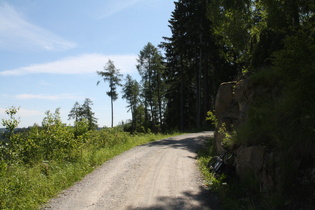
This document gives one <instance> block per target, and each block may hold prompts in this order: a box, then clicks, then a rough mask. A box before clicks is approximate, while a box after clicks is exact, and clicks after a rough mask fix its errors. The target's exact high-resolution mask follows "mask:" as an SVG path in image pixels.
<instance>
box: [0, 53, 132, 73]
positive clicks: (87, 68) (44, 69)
mask: <svg viewBox="0 0 315 210" xmlns="http://www.w3.org/2000/svg"><path fill="white" fill-rule="evenodd" d="M109 59H111V60H112V61H113V62H114V64H115V67H116V68H117V69H120V72H121V73H133V72H135V71H136V67H135V66H136V62H137V56H136V55H103V54H86V55H79V56H75V57H68V58H64V59H61V60H57V61H54V62H49V63H43V64H35V65H31V66H25V67H21V68H17V69H10V70H4V71H2V72H0V76H10V75H11V76H20V75H26V74H41V73H43V74H88V73H95V72H96V71H100V70H103V67H104V66H105V65H106V63H107V62H108V60H109Z"/></svg>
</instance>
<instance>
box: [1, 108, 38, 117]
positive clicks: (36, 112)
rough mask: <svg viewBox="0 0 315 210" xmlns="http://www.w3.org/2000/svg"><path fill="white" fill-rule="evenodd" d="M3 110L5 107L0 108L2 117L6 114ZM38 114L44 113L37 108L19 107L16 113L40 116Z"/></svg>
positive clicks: (20, 115)
mask: <svg viewBox="0 0 315 210" xmlns="http://www.w3.org/2000/svg"><path fill="white" fill-rule="evenodd" d="M5 110H7V109H3V108H0V116H1V115H3V117H5V116H6V114H5ZM40 115H44V113H43V112H41V111H38V110H28V109H21V108H20V109H19V110H18V112H17V114H16V116H17V117H32V116H40Z"/></svg>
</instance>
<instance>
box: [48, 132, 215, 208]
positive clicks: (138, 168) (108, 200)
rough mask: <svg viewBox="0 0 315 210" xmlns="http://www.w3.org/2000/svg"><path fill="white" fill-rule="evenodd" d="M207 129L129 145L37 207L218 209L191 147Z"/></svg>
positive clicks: (199, 143)
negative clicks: (129, 147) (42, 205)
mask: <svg viewBox="0 0 315 210" xmlns="http://www.w3.org/2000/svg"><path fill="white" fill-rule="evenodd" d="M212 135H213V132H201V133H195V134H186V135H181V136H176V137H171V138H167V139H163V140H160V141H155V142H151V143H149V144H145V145H142V146H138V147H135V148H133V149H131V150H129V151H127V152H124V153H123V154H121V155H119V156H116V157H115V158H113V159H112V160H110V161H107V162H106V163H104V164H103V165H102V166H101V167H99V168H97V169H96V170H95V171H94V172H92V173H91V174H89V175H87V176H86V177H85V178H84V179H83V180H82V181H80V182H78V183H76V184H75V185H74V186H72V187H70V188H69V189H67V190H65V191H63V192H62V193H61V194H60V195H59V196H58V197H57V198H55V199H52V200H51V201H50V202H49V203H48V204H46V205H45V207H44V208H43V209H62V210H65V209H76V210H77V209H115V210H116V209H218V205H217V202H216V199H215V198H214V196H212V195H211V194H210V193H209V192H208V191H207V190H206V189H205V186H204V185H203V180H202V178H201V176H200V173H199V171H198V166H197V163H196V156H197V154H196V152H197V150H198V148H200V147H201V146H202V145H203V143H204V141H205V139H206V138H207V137H209V136H212Z"/></svg>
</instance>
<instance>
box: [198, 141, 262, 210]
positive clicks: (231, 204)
mask: <svg viewBox="0 0 315 210" xmlns="http://www.w3.org/2000/svg"><path fill="white" fill-rule="evenodd" d="M213 143H214V139H213V138H211V139H209V140H208V141H207V144H206V146H205V147H204V148H203V149H202V150H200V151H199V152H198V165H199V169H200V171H201V174H202V175H203V177H204V179H205V182H206V185H207V187H208V189H209V190H211V191H212V192H214V193H215V194H216V195H217V196H218V197H219V200H220V204H221V205H222V206H223V207H224V208H225V209H231V210H232V209H233V210H234V209H246V210H247V209H249V210H250V209H259V208H257V206H255V204H254V200H253V198H252V197H251V196H250V191H248V190H247V189H246V187H245V186H242V185H240V184H239V183H238V180H237V179H236V178H235V177H230V178H229V179H226V177H223V176H222V177H219V178H216V177H215V175H214V174H213V173H210V172H209V169H208V167H207V163H208V162H209V160H211V158H212V156H213V155H214V145H213Z"/></svg>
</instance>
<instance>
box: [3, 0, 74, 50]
mask: <svg viewBox="0 0 315 210" xmlns="http://www.w3.org/2000/svg"><path fill="white" fill-rule="evenodd" d="M75 46H76V44H75V43H73V42H70V41H66V40H64V39H63V38H61V37H59V36H58V35H56V34H54V33H52V32H50V31H48V30H46V29H44V28H41V27H39V26H37V25H34V24H32V23H30V22H28V21H27V20H25V18H23V17H22V15H21V14H19V13H18V12H17V11H16V10H15V9H14V8H13V7H12V6H11V5H10V4H8V3H0V49H3V50H23V51H43V50H44V51H62V50H67V49H71V48H74V47H75Z"/></svg>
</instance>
